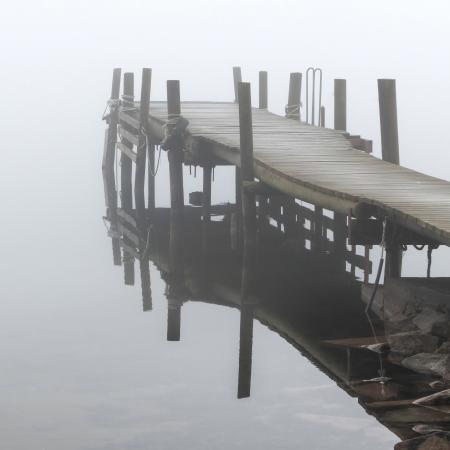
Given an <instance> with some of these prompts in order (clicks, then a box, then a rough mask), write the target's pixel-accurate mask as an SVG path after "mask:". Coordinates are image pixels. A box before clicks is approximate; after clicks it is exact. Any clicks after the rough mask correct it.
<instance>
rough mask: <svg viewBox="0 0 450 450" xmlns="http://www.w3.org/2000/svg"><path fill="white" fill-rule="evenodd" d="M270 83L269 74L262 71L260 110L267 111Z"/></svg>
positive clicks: (260, 73)
mask: <svg viewBox="0 0 450 450" xmlns="http://www.w3.org/2000/svg"><path fill="white" fill-rule="evenodd" d="M268 89H269V88H268V83H267V72H266V71H265V70H261V71H260V72H259V109H267V105H268V94H269V92H268Z"/></svg>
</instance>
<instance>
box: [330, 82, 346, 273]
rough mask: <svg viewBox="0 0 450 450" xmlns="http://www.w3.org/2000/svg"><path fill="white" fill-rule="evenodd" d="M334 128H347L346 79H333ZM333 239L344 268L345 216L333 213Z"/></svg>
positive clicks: (340, 264) (343, 269) (340, 263)
mask: <svg viewBox="0 0 450 450" xmlns="http://www.w3.org/2000/svg"><path fill="white" fill-rule="evenodd" d="M334 129H335V130H342V131H346V130H347V80H344V79H335V80H334ZM333 239H334V247H335V252H336V256H337V258H338V261H339V266H340V267H341V269H342V271H343V272H344V271H345V269H346V265H345V255H346V250H347V217H346V216H345V215H344V214H340V213H337V212H335V213H334V229H333Z"/></svg>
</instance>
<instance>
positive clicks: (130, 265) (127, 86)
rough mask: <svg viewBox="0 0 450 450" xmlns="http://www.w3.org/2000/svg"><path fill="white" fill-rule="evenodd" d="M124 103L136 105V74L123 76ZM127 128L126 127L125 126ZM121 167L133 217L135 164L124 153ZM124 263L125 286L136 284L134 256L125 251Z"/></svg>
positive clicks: (124, 203)
mask: <svg viewBox="0 0 450 450" xmlns="http://www.w3.org/2000/svg"><path fill="white" fill-rule="evenodd" d="M122 103H123V105H124V106H125V107H132V106H133V105H134V74H133V73H131V72H127V73H124V76H123V95H122ZM124 127H125V125H124ZM121 142H122V143H123V144H124V145H125V146H127V147H129V148H133V144H132V143H131V142H129V141H128V140H127V139H125V138H124V137H122V138H121ZM120 167H121V176H120V184H121V205H122V209H123V210H124V211H125V212H126V213H127V214H129V215H131V216H133V184H132V176H133V162H132V161H131V159H130V158H129V157H128V156H127V155H125V154H124V153H123V152H122V154H121V157H120ZM123 241H124V243H125V244H127V245H129V246H131V247H134V244H133V242H132V241H131V240H130V239H129V238H128V237H127V236H124V237H123ZM123 262H124V276H125V284H126V285H133V284H134V256H133V255H132V254H130V253H128V252H127V251H125V250H124V251H123Z"/></svg>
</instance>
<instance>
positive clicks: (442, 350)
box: [436, 341, 450, 355]
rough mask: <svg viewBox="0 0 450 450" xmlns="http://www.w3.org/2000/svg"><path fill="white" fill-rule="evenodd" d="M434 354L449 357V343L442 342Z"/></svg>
mask: <svg viewBox="0 0 450 450" xmlns="http://www.w3.org/2000/svg"><path fill="white" fill-rule="evenodd" d="M436 353H442V354H445V355H450V342H448V341H445V342H443V343H442V344H441V346H440V347H439V348H438V349H437V350H436Z"/></svg>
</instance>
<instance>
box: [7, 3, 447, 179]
mask: <svg viewBox="0 0 450 450" xmlns="http://www.w3.org/2000/svg"><path fill="white" fill-rule="evenodd" d="M449 13H450V3H449V2H448V1H446V0H432V1H428V2H422V1H415V0H413V1H406V0H397V1H386V0H377V1H361V0H359V1H356V0H355V1H352V0H340V1H330V0H322V1H320V2H314V1H303V0H295V1H291V0H277V1H274V0H266V1H264V2H262V1H253V0H252V1H250V0H241V1H239V2H230V1H222V0H219V1H217V0H208V1H206V0H191V1H180V0H171V1H154V0H150V1H137V0H127V1H116V0H109V1H99V0H97V1H96V0H90V1H86V0H79V1H77V2H73V1H62V0H59V1H56V0H40V1H16V2H14V3H12V2H10V3H9V4H7V5H4V6H3V7H2V14H1V15H2V17H1V19H0V21H1V28H0V38H1V39H0V42H1V43H0V46H1V52H0V58H1V59H2V68H3V70H2V74H1V77H2V86H3V91H4V92H3V98H4V100H5V94H6V101H5V103H6V104H7V105H8V111H9V113H8V114H7V115H6V116H7V117H6V121H5V120H2V122H3V125H5V123H8V122H9V124H10V125H11V123H10V122H14V121H16V124H17V122H19V123H22V121H23V116H24V106H25V104H24V103H25V102H26V105H27V107H26V108H25V110H26V111H27V112H26V113H25V115H26V114H28V113H29V112H30V109H31V110H34V108H43V107H44V108H45V107H46V106H47V107H48V108H51V109H52V110H53V114H54V113H55V112H63V111H69V116H68V117H73V116H71V114H74V113H75V112H76V111H79V110H81V109H82V108H86V107H87V108H88V109H87V110H86V109H84V111H85V112H86V113H88V114H89V113H91V112H94V111H96V112H98V111H99V109H101V108H102V106H103V103H104V100H105V98H106V96H107V94H108V91H109V84H110V76H111V69H112V68H113V67H114V66H120V67H122V68H123V69H125V70H134V71H137V72H138V73H139V71H140V69H141V67H142V66H149V67H152V68H153V86H152V98H153V99H163V98H164V97H165V91H164V89H165V84H164V81H165V80H166V79H168V78H178V79H180V80H181V85H182V96H183V98H184V99H207V100H214V99H218V100H228V99H231V98H232V82H231V67H232V66H233V65H241V66H242V70H243V76H244V79H245V80H247V81H253V82H254V88H255V89H256V79H257V72H258V70H262V69H265V70H268V71H269V91H270V92H269V95H270V104H269V106H270V107H271V109H272V110H274V111H275V112H276V111H279V112H281V111H282V108H283V105H284V104H285V103H286V96H287V83H288V76H289V72H290V71H302V72H303V71H304V70H305V69H306V68H307V67H308V66H310V65H314V66H319V67H322V68H323V70H324V91H325V92H324V94H325V99H324V102H325V106H326V107H327V109H328V114H327V121H328V123H329V124H331V123H332V111H331V106H332V91H331V89H332V79H333V78H336V77H344V78H347V79H348V96H349V108H348V114H349V117H348V123H349V129H350V131H351V132H353V133H356V134H362V135H364V136H365V137H367V138H372V139H374V141H375V144H376V145H375V149H376V152H378V149H379V145H378V141H379V128H378V110H377V108H378V105H377V89H376V79H377V78H382V77H385V78H387V77H392V78H396V79H397V83H398V92H397V95H398V106H399V127H400V145H401V149H400V150H401V159H402V162H403V163H404V164H405V165H407V166H409V167H413V168H422V169H423V170H425V171H426V172H428V173H432V174H434V175H437V176H440V177H444V178H445V177H449V176H450V174H449V169H448V166H447V165H446V164H442V160H443V159H444V158H447V153H448V151H449V139H448V133H447V128H448V124H449V123H450V114H449V109H448V107H447V104H448V102H449V100H450V95H449V92H450V88H449V86H450V82H449V69H450V59H449V57H448V55H449V54H450V27H449V24H450V18H449V17H450V14H449ZM88 105H89V106H88ZM94 106H95V108H94ZM11 112H12V114H11ZM42 114H44V115H46V113H45V111H44V112H43V113H40V115H41V117H42ZM12 125H14V123H13V124H12ZM10 129H11V128H10ZM14 129H15V127H14ZM6 131H8V129H7V130H6Z"/></svg>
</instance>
